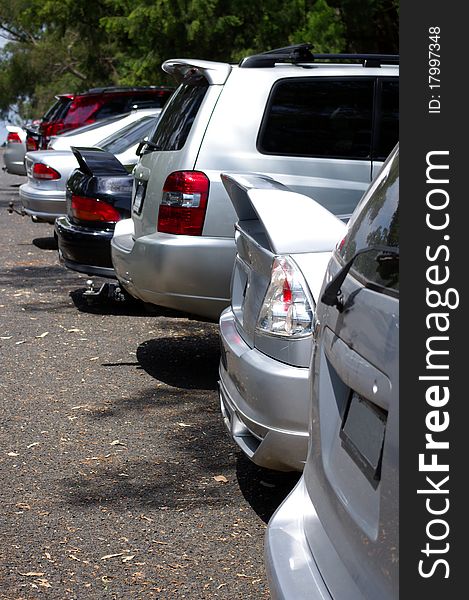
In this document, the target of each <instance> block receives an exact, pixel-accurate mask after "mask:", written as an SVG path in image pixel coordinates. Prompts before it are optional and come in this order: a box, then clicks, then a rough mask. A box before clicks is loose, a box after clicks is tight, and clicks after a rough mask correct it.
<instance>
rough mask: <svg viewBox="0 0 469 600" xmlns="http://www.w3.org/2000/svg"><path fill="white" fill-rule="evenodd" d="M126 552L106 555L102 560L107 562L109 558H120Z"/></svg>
mask: <svg viewBox="0 0 469 600" xmlns="http://www.w3.org/2000/svg"><path fill="white" fill-rule="evenodd" d="M124 554H125V552H118V553H117V554H106V555H105V556H101V560H107V559H108V558H116V557H118V556H124Z"/></svg>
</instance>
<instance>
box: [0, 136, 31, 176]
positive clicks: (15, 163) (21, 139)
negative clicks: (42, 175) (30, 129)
mask: <svg viewBox="0 0 469 600" xmlns="http://www.w3.org/2000/svg"><path fill="white" fill-rule="evenodd" d="M6 130H7V131H8V135H7V139H6V146H5V151H4V153H3V162H4V165H5V166H4V169H5V170H6V171H8V173H11V174H12V175H26V169H25V166H24V155H25V154H26V131H25V130H24V129H23V128H22V127H17V126H16V125H6Z"/></svg>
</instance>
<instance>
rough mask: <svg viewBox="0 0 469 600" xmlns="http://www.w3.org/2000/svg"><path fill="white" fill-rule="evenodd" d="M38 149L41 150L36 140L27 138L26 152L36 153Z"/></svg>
mask: <svg viewBox="0 0 469 600" xmlns="http://www.w3.org/2000/svg"><path fill="white" fill-rule="evenodd" d="M38 148H39V144H38V141H37V140H35V139H34V138H33V137H30V136H28V137H27V138H26V150H27V151H28V152H34V151H35V150H37V149H38Z"/></svg>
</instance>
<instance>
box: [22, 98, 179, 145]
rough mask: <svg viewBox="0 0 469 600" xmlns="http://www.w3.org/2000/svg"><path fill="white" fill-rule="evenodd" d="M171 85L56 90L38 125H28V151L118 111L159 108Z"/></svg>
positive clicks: (117, 113)
mask: <svg viewBox="0 0 469 600" xmlns="http://www.w3.org/2000/svg"><path fill="white" fill-rule="evenodd" d="M172 92H173V88H170V87H164V86H141V87H103V88H93V89H90V90H88V91H86V92H83V93H80V94H59V95H58V96H56V101H55V103H54V104H53V105H52V106H51V108H50V109H49V110H48V111H47V112H46V113H45V115H44V116H43V117H42V119H41V122H40V123H39V126H38V129H37V130H33V129H28V136H27V138H26V148H27V150H28V151H32V150H45V149H46V148H47V144H48V143H49V140H50V138H51V136H53V135H57V134H60V133H64V132H65V131H70V130H71V129H76V128H77V127H81V126H82V125H88V124H90V123H94V122H95V121H101V120H102V119H106V118H108V117H113V116H115V115H122V114H124V113H127V112H130V111H131V110H135V109H137V108H162V107H163V106H164V104H165V103H166V101H167V100H168V98H169V97H170V95H171V94H172Z"/></svg>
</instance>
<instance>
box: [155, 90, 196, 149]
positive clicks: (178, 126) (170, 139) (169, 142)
mask: <svg viewBox="0 0 469 600" xmlns="http://www.w3.org/2000/svg"><path fill="white" fill-rule="evenodd" d="M207 89H208V83H207V82H206V81H205V80H201V81H200V82H199V83H198V84H196V85H194V84H193V83H192V84H187V83H182V84H181V85H180V86H179V87H178V89H177V90H176V91H175V92H174V94H173V95H172V97H171V100H170V101H169V102H168V105H167V106H166V108H165V110H164V112H163V114H162V116H161V119H160V120H159V122H158V126H157V127H156V129H155V132H154V134H153V136H152V138H151V140H150V141H151V142H153V143H154V144H156V145H157V146H159V148H160V149H161V150H180V149H181V148H182V147H183V146H184V144H185V143H186V139H187V136H188V135H189V132H190V130H191V127H192V124H193V122H194V119H195V117H196V116H197V113H198V111H199V108H200V105H201V104H202V100H203V99H204V97H205V93H206V91H207Z"/></svg>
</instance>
